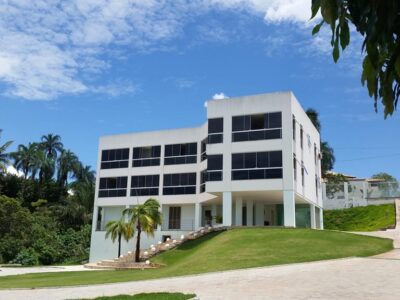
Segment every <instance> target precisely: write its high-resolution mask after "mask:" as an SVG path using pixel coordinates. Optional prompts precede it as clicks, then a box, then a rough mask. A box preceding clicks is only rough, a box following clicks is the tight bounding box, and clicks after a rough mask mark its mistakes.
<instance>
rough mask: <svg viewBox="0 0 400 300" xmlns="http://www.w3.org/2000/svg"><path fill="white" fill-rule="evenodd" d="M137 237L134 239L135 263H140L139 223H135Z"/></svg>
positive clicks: (140, 228) (140, 229)
mask: <svg viewBox="0 0 400 300" xmlns="http://www.w3.org/2000/svg"><path fill="white" fill-rule="evenodd" d="M136 228H137V237H136V251H135V262H139V261H140V233H141V232H142V227H141V225H140V221H139V220H138V223H137V226H136Z"/></svg>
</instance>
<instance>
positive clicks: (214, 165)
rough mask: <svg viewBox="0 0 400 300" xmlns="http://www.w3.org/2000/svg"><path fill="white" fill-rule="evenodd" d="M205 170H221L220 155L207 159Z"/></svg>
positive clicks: (210, 156)
mask: <svg viewBox="0 0 400 300" xmlns="http://www.w3.org/2000/svg"><path fill="white" fill-rule="evenodd" d="M207 170H222V154H215V155H209V156H208V157H207Z"/></svg>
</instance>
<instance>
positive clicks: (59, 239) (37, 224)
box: [0, 134, 95, 264]
mask: <svg viewBox="0 0 400 300" xmlns="http://www.w3.org/2000/svg"><path fill="white" fill-rule="evenodd" d="M7 144H9V143H7ZM5 148H6V147H5ZM5 148H4V149H5ZM4 149H3V150H4ZM4 154H5V153H4V152H2V148H1V147H0V163H1V162H2V161H3V162H4V160H1V158H3V157H4V156H2V155H4ZM7 157H8V156H7ZM11 157H12V159H13V160H14V166H15V167H16V168H17V169H19V170H22V172H23V174H24V176H23V177H22V178H21V177H18V176H15V175H10V174H3V173H1V172H0V257H1V261H4V262H9V261H12V260H15V259H16V257H17V255H20V258H21V259H22V258H24V257H25V256H26V255H27V254H29V253H31V254H32V253H33V252H34V253H35V254H36V256H37V261H38V263H39V264H55V263H70V262H81V261H85V260H87V258H88V254H89V251H88V249H89V244H90V233H91V230H90V228H91V227H90V223H91V218H92V214H91V212H92V209H93V199H94V181H95V176H94V172H93V171H92V170H91V168H90V167H89V166H84V165H83V164H82V163H81V162H80V161H79V159H78V157H77V156H76V155H75V154H74V153H73V152H72V151H70V150H67V149H64V145H63V144H62V142H61V137H60V136H58V135H54V134H48V135H44V136H42V138H41V140H40V141H39V142H33V143H29V144H28V145H27V146H25V145H19V146H18V149H17V151H16V152H14V153H12V155H11ZM55 175H57V176H55ZM68 180H73V181H72V182H71V183H68Z"/></svg>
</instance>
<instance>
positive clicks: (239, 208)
mask: <svg viewBox="0 0 400 300" xmlns="http://www.w3.org/2000/svg"><path fill="white" fill-rule="evenodd" d="M235 208H236V214H235V225H236V226H242V225H243V223H242V221H243V215H242V212H243V210H242V209H243V199H242V198H237V199H236V200H235Z"/></svg>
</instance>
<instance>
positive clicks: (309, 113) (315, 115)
mask: <svg viewBox="0 0 400 300" xmlns="http://www.w3.org/2000/svg"><path fill="white" fill-rule="evenodd" d="M306 114H307V116H308V117H309V118H310V120H311V122H312V123H313V124H314V126H315V128H317V130H318V132H321V122H320V121H319V114H318V112H317V111H316V110H315V109H313V108H309V109H307V111H306Z"/></svg>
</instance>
